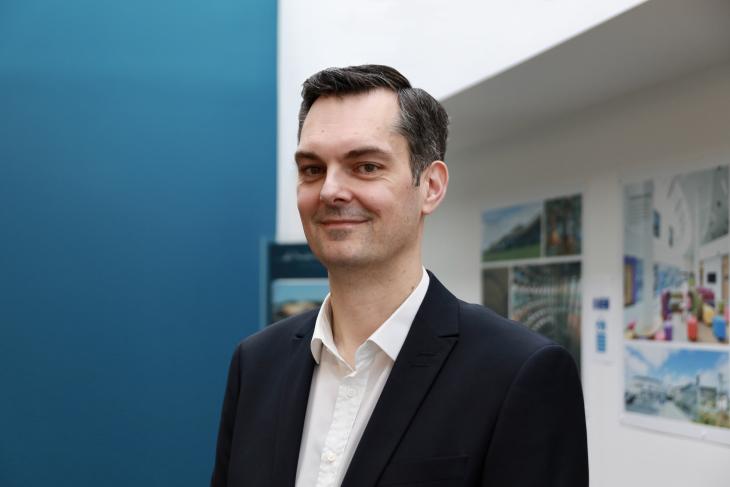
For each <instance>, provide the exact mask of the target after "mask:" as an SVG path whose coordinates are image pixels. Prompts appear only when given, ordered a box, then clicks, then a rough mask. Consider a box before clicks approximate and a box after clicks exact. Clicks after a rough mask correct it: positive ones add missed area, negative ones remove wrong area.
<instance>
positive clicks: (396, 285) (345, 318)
mask: <svg viewBox="0 0 730 487" xmlns="http://www.w3.org/2000/svg"><path fill="white" fill-rule="evenodd" d="M422 270H423V267H422V264H421V260H420V256H419V258H418V259H413V260H412V261H411V262H409V263H405V264H401V265H392V263H391V264H390V265H389V266H387V268H383V269H379V268H374V267H372V266H364V267H362V268H347V269H329V284H330V305H331V306H332V334H333V336H334V340H335V345H337V350H338V351H339V352H340V355H342V357H343V358H344V359H345V360H346V361H347V362H348V363H349V364H350V365H354V358H355V351H356V350H357V348H358V347H359V346H360V345H362V344H363V343H364V342H365V340H367V339H368V337H370V335H372V334H373V333H374V332H375V330H377V329H378V328H379V327H380V325H382V324H383V322H384V321H385V320H386V319H388V317H389V316H390V315H392V314H393V312H394V311H395V310H396V309H398V307H399V306H400V305H401V304H402V303H403V302H404V301H405V300H406V298H407V297H408V296H409V295H410V294H411V293H412V292H413V290H414V289H415V288H416V286H418V283H419V282H420V281H421V277H422Z"/></svg>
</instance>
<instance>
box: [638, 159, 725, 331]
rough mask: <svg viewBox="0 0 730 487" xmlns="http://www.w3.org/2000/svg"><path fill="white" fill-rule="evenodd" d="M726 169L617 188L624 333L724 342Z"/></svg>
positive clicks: (717, 168) (707, 170)
mask: <svg viewBox="0 0 730 487" xmlns="http://www.w3.org/2000/svg"><path fill="white" fill-rule="evenodd" d="M729 184H730V180H728V167H727V166H722V167H716V168H713V169H706V170H703V171H695V172H691V173H687V174H682V175H678V176H674V177H663V178H657V179H654V180H650V181H645V182H643V183H638V184H631V185H627V186H626V187H625V188H624V335H625V337H626V338H627V339H629V340H631V339H648V340H655V341H663V342H683V343H689V342H695V343H701V344H727V343H728V321H729V320H728V318H729V317H730V314H729V312H730V309H729V307H728V274H729V272H728V269H729V263H728V258H729V257H730V236H729V235H728V227H729V226H730V219H729V218H728V196H729V195H728V186H729Z"/></svg>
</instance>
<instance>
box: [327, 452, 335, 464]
mask: <svg viewBox="0 0 730 487" xmlns="http://www.w3.org/2000/svg"><path fill="white" fill-rule="evenodd" d="M324 458H325V460H327V461H328V462H330V463H332V462H334V461H335V459H337V455H335V452H331V451H330V452H327V454H326V455H325V456H324Z"/></svg>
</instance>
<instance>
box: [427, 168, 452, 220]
mask: <svg viewBox="0 0 730 487" xmlns="http://www.w3.org/2000/svg"><path fill="white" fill-rule="evenodd" d="M448 185H449V168H448V167H446V163H445V162H444V161H433V162H432V163H431V164H430V165H429V166H428V167H427V168H426V169H425V170H424V171H423V174H422V175H421V186H422V189H421V190H422V191H423V192H424V193H425V194H424V198H423V204H422V206H421V211H422V212H423V214H424V215H430V214H431V213H433V212H434V211H435V210H436V208H438V206H439V204H441V200H443V199H444V196H446V187H447V186H448Z"/></svg>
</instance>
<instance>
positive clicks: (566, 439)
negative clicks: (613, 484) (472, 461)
mask: <svg viewBox="0 0 730 487" xmlns="http://www.w3.org/2000/svg"><path fill="white" fill-rule="evenodd" d="M482 479H483V485H484V486H490V487H503V486H504V487H507V486H509V487H532V486H535V487H537V486H539V487H553V486H554V487H586V486H587V485H588V448H587V442H586V428H585V412H584V409H583V393H582V390H581V384H580V377H579V374H578V370H577V367H576V365H575V362H574V361H573V358H572V357H571V356H570V354H569V353H568V352H567V351H565V349H563V348H562V347H559V346H556V345H549V346H546V347H543V348H541V349H539V350H537V351H536V352H535V353H534V354H533V355H532V356H530V358H528V359H527V361H526V362H525V363H524V364H523V366H522V368H521V370H520V371H519V373H518V374H517V375H516V377H515V380H514V381H513V383H512V385H511V386H510V389H509V391H508V393H507V395H506V396H505V400H504V403H503V404H502V408H501V411H500V413H499V417H498V419H497V423H496V425H495V429H494V432H493V435H492V439H491V443H490V445H489V447H488V450H487V454H486V457H485V461H484V471H483V475H482Z"/></svg>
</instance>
